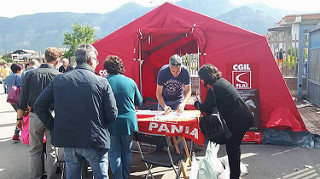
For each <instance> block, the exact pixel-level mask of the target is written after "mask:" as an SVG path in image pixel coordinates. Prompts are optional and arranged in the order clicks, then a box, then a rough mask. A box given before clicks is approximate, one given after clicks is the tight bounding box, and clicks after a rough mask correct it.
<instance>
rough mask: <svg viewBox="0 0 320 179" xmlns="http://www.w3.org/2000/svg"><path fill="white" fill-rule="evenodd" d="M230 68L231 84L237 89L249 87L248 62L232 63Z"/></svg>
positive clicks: (249, 73)
mask: <svg viewBox="0 0 320 179" xmlns="http://www.w3.org/2000/svg"><path fill="white" fill-rule="evenodd" d="M232 69H233V70H232V84H233V86H234V87H236V88H237V89H251V88H252V85H251V84H252V83H251V69H250V66H249V64H234V65H233V67H232Z"/></svg>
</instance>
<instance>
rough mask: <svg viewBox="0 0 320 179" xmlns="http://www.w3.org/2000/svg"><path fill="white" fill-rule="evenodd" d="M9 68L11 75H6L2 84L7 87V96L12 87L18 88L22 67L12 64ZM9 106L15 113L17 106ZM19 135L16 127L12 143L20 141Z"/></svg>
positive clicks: (12, 104)
mask: <svg viewBox="0 0 320 179" xmlns="http://www.w3.org/2000/svg"><path fill="white" fill-rule="evenodd" d="M10 68H11V71H12V73H11V74H10V75H8V76H7V78H6V79H5V80H4V84H5V85H6V86H7V91H6V93H7V94H8V93H9V91H10V90H11V87H12V86H13V85H14V86H17V87H20V86H21V79H22V77H21V73H22V66H21V65H20V64H18V63H13V64H12V65H11V67H10ZM10 104H11V106H12V107H13V109H14V110H15V111H16V112H17V109H18V106H17V104H14V103H10ZM19 133H20V130H19V129H18V128H17V127H16V129H15V130H14V135H13V137H12V141H13V142H19V141H20V137H19Z"/></svg>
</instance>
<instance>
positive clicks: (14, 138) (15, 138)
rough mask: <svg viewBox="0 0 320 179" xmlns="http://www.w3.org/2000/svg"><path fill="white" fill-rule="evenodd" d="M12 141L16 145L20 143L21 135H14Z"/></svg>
mask: <svg viewBox="0 0 320 179" xmlns="http://www.w3.org/2000/svg"><path fill="white" fill-rule="evenodd" d="M12 141H13V142H15V143H17V142H20V138H19V134H15V135H13V137H12Z"/></svg>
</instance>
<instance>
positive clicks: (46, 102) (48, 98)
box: [34, 82, 54, 131]
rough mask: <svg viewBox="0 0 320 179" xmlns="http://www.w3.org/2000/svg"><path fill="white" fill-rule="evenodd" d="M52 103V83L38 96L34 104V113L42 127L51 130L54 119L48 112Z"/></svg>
mask: <svg viewBox="0 0 320 179" xmlns="http://www.w3.org/2000/svg"><path fill="white" fill-rule="evenodd" d="M53 102H54V95H53V83H52V82H51V83H50V84H49V85H48V86H47V87H46V88H45V89H44V90H43V91H42V92H41V93H40V95H39V97H38V98H37V100H36V102H35V103H34V111H35V113H36V114H37V115H38V117H39V119H40V120H41V122H42V123H43V125H44V126H45V127H46V128H47V129H49V130H50V131H52V130H53V125H54V118H53V116H52V114H51V112H50V106H51V104H52V103H53Z"/></svg>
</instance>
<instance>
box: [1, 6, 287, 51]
mask: <svg viewBox="0 0 320 179" xmlns="http://www.w3.org/2000/svg"><path fill="white" fill-rule="evenodd" d="M176 4H177V5H178V6H181V7H184V8H187V9H190V10H192V11H195V12H198V13H201V14H204V15H207V16H210V17H213V18H216V19H219V20H222V21H224V22H227V23H229V24H232V25H236V26H239V27H241V28H244V29H247V30H250V31H252V32H256V33H259V34H265V33H266V32H267V29H268V28H270V27H274V25H275V23H276V22H278V21H279V20H280V19H281V17H283V16H284V15H285V11H282V10H279V9H273V8H269V7H267V6H264V5H261V4H247V5H246V6H233V5H232V4H230V2H229V0H181V1H178V2H176ZM154 8H155V7H151V8H150V7H144V6H141V5H139V4H136V3H132V2H131V3H127V4H124V5H123V6H121V7H119V8H118V9H115V10H114V11H112V12H109V13H106V14H96V13H71V12H56V13H38V14H33V15H22V16H17V17H14V18H5V17H0V27H1V28H0V54H3V53H5V52H6V51H14V50H16V49H32V50H35V51H41V52H44V50H45V49H46V48H47V47H49V46H56V47H63V45H62V44H63V33H65V32H71V31H72V29H71V24H72V22H78V23H80V24H81V25H90V26H91V27H93V28H94V29H95V30H96V33H95V36H96V38H98V39H99V38H103V37H105V36H106V35H108V34H110V33H112V32H113V31H115V30H117V29H119V28H121V27H123V26H124V25H126V24H128V23H129V22H131V21H133V20H135V19H136V18H138V17H140V16H142V15H143V14H145V13H147V12H149V11H150V10H152V9H154Z"/></svg>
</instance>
